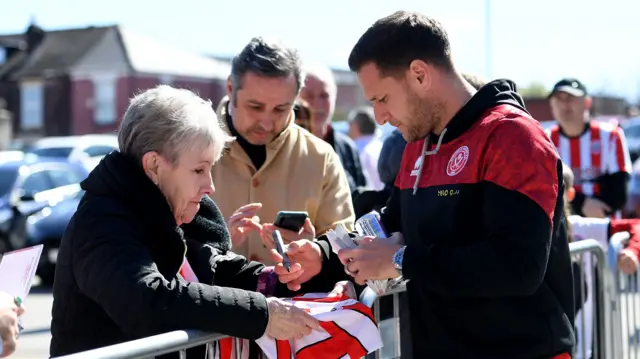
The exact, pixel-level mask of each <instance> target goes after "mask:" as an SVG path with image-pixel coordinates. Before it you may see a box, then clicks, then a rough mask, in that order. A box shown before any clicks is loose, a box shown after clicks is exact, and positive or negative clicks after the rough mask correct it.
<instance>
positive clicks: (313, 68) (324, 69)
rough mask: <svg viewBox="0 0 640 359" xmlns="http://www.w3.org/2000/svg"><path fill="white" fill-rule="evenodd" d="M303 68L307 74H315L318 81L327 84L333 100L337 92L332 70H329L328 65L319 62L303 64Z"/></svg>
mask: <svg viewBox="0 0 640 359" xmlns="http://www.w3.org/2000/svg"><path fill="white" fill-rule="evenodd" d="M303 70H304V72H305V74H306V75H307V76H309V75H311V76H315V77H317V78H318V79H319V80H320V81H322V82H324V83H325V84H327V86H328V87H329V89H330V95H331V96H332V99H333V100H334V101H335V98H336V96H337V94H338V85H337V84H336V78H335V76H334V75H333V71H331V69H330V68H329V67H328V66H325V65H320V64H305V66H304V68H303Z"/></svg>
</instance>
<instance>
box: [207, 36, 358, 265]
mask: <svg viewBox="0 0 640 359" xmlns="http://www.w3.org/2000/svg"><path fill="white" fill-rule="evenodd" d="M303 76H304V74H303V73H302V70H301V61H300V58H299V55H298V53H297V51H296V50H295V49H291V48H287V47H284V46H282V45H280V44H278V43H273V42H268V41H266V40H264V39H262V38H254V39H252V40H251V41H250V42H249V44H248V45H247V46H246V47H245V48H244V49H243V50H242V51H241V52H240V54H238V55H237V56H236V57H235V58H234V59H233V62H232V69H231V76H229V79H228V83H227V93H228V97H225V98H224V99H223V100H222V101H221V103H220V105H219V106H218V111H217V112H218V116H219V118H220V121H221V123H223V124H224V125H225V126H227V128H228V130H229V132H230V133H231V134H232V135H233V136H235V137H236V141H234V142H233V143H232V144H231V145H230V147H229V151H228V153H226V154H225V155H224V156H223V157H222V159H221V160H220V161H219V162H218V163H217V164H216V165H215V166H214V167H213V169H212V172H211V173H212V177H213V182H214V184H215V186H216V188H217V190H216V192H215V194H214V195H212V198H213V200H214V201H215V202H216V203H217V204H218V206H219V207H220V210H221V211H222V213H223V215H224V216H225V217H226V218H227V224H228V226H229V230H230V232H231V235H232V241H233V246H234V247H233V249H234V252H236V253H239V254H243V255H246V256H248V257H249V258H251V259H254V260H259V261H262V262H265V263H269V262H270V256H269V252H268V249H267V248H266V246H265V244H264V243H263V241H262V239H261V236H260V232H261V230H262V227H263V226H264V225H265V224H267V223H268V224H269V226H265V229H266V228H271V227H270V225H271V223H272V222H273V221H274V220H275V217H276V214H277V213H278V211H281V210H285V211H306V212H308V213H309V219H310V220H309V221H308V222H307V224H305V227H304V229H303V230H302V231H301V233H290V232H288V231H282V232H283V236H284V239H285V241H286V242H289V241H293V240H296V239H298V238H307V239H311V238H315V237H316V235H320V234H322V233H324V232H326V231H327V230H329V229H332V228H335V226H336V225H338V224H343V225H344V226H345V227H346V228H347V229H349V230H351V229H352V228H353V222H354V220H355V218H354V212H353V205H352V202H351V196H350V190H349V184H348V182H347V178H346V175H345V173H344V170H343V168H342V166H341V164H340V160H339V158H338V155H337V154H336V153H335V151H334V150H333V148H331V146H330V145H329V144H327V143H326V142H324V141H322V140H321V139H319V138H317V137H315V136H313V135H312V134H311V133H309V132H307V131H306V130H304V129H302V128H300V127H298V126H297V125H295V124H294V123H293V122H294V118H293V111H292V109H293V105H294V102H295V100H296V97H297V96H298V94H299V92H300V89H301V87H302V84H303ZM262 238H265V241H268V240H269V236H268V235H266V236H265V235H263V236H262Z"/></svg>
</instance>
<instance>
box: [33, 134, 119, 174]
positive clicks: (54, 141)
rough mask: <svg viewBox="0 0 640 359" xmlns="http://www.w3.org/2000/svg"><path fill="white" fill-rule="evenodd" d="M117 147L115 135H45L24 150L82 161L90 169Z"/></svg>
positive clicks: (45, 155)
mask: <svg viewBox="0 0 640 359" xmlns="http://www.w3.org/2000/svg"><path fill="white" fill-rule="evenodd" d="M117 149H118V138H117V137H116V136H115V135H84V136H66V137H45V138H42V139H40V140H37V141H36V142H34V143H33V144H32V145H31V146H30V147H29V148H28V149H27V150H26V152H28V153H32V154H35V155H38V156H42V157H55V158H66V159H68V160H69V161H71V162H79V163H82V164H83V165H84V166H85V167H86V168H87V170H89V171H91V170H92V169H93V168H94V167H95V166H96V165H97V164H98V162H100V160H101V159H102V157H104V156H106V155H107V154H109V153H110V152H112V151H113V150H117Z"/></svg>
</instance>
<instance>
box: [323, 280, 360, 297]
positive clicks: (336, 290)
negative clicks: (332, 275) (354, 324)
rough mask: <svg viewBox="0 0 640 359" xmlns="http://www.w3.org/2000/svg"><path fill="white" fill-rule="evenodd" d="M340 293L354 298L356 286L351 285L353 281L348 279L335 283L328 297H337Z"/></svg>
mask: <svg viewBox="0 0 640 359" xmlns="http://www.w3.org/2000/svg"><path fill="white" fill-rule="evenodd" d="M341 295H345V296H347V297H349V298H351V299H356V298H357V295H356V288H355V287H354V286H353V283H352V282H350V281H348V280H343V281H340V282H338V283H336V286H335V287H333V290H332V291H331V293H329V297H339V296H341Z"/></svg>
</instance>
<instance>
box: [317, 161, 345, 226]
mask: <svg viewBox="0 0 640 359" xmlns="http://www.w3.org/2000/svg"><path fill="white" fill-rule="evenodd" d="M354 221H355V214H354V210H353V202H352V200H351V190H350V189H349V183H348V182H347V177H346V175H345V172H344V169H343V168H342V165H341V164H340V159H339V158H338V155H337V154H336V153H335V152H334V151H329V152H327V154H326V160H325V168H324V179H323V183H322V194H321V197H320V200H319V204H318V212H317V214H316V217H315V218H314V219H313V222H314V223H313V225H314V226H315V228H316V233H317V234H318V235H322V234H323V233H325V232H326V231H328V230H330V229H334V228H335V227H336V226H337V225H338V224H342V225H343V226H344V227H345V228H346V229H347V230H348V231H351V230H353V222H354Z"/></svg>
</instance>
